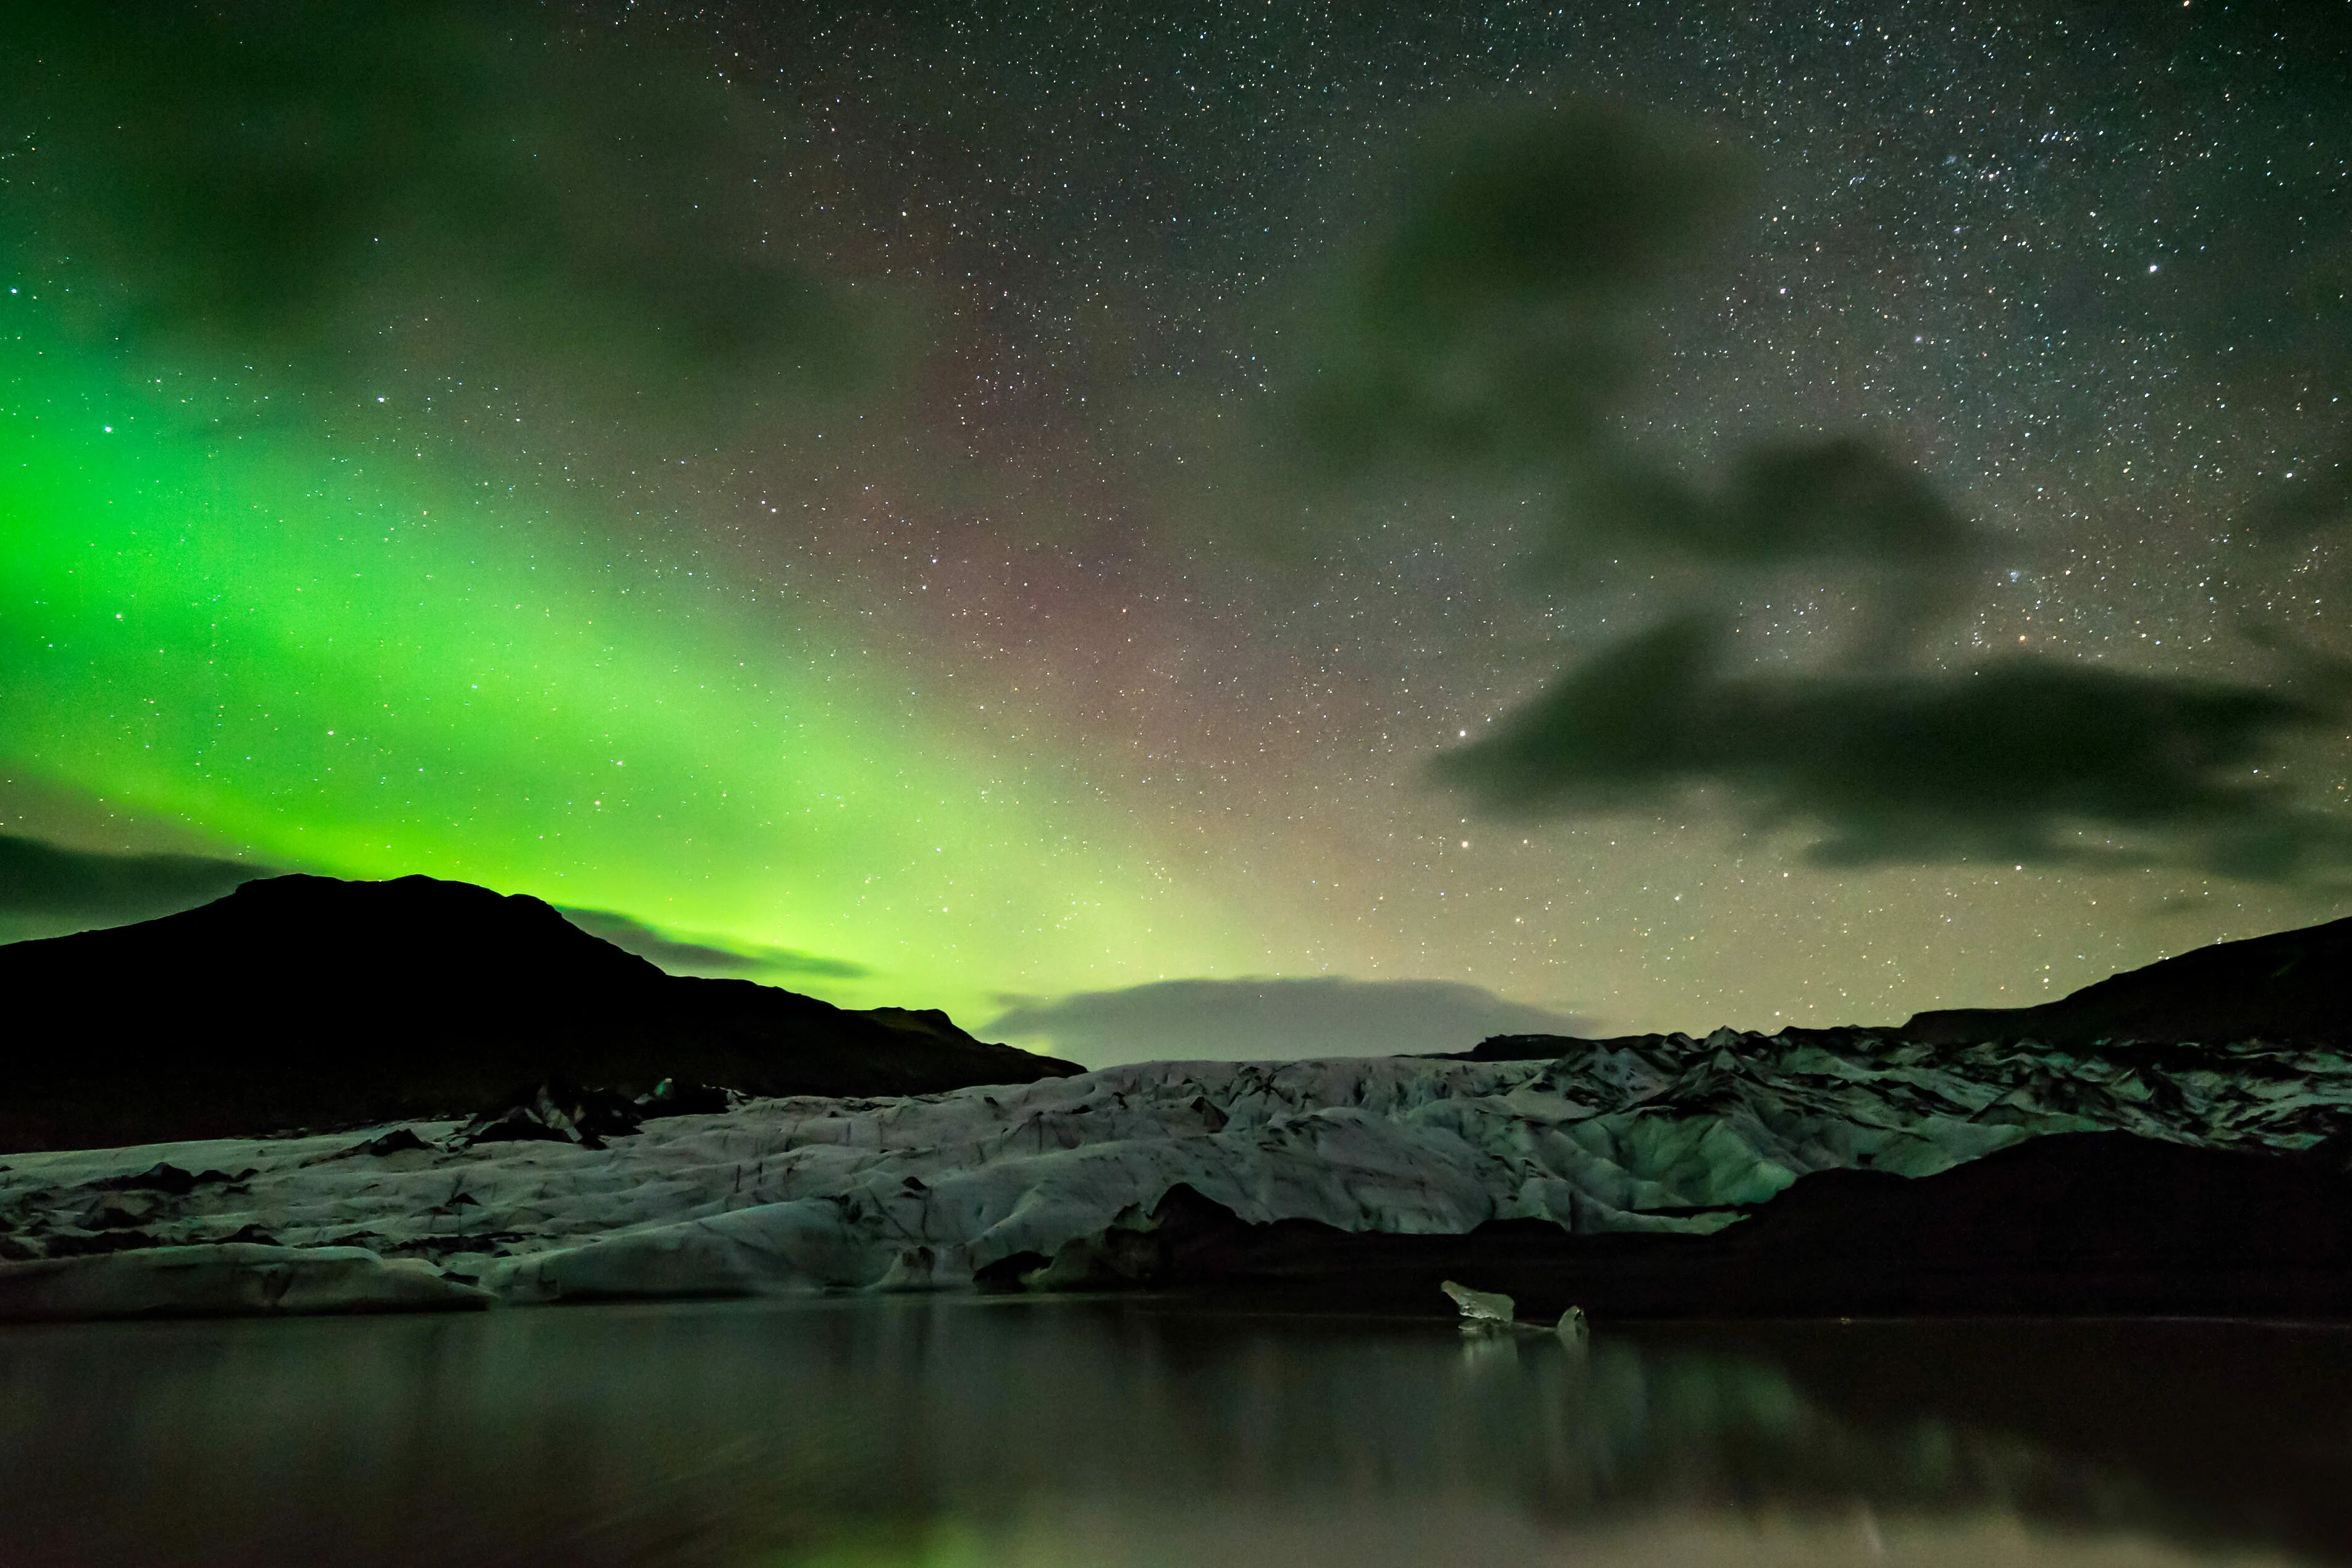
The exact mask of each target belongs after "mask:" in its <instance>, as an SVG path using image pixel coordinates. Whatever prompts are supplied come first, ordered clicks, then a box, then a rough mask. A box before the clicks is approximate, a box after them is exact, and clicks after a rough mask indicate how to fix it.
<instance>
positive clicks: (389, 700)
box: [0, 296, 1235, 1009]
mask: <svg viewBox="0 0 2352 1568" xmlns="http://www.w3.org/2000/svg"><path fill="white" fill-rule="evenodd" d="M10 304H11V305H12V306H13V307H14V310H13V313H14V314H15V315H16V318H17V319H16V321H14V322H12V323H11V331H9V333H8V335H7V337H6V339H5V342H0V353H5V370H0V386H5V389H6V405H5V416H4V417H0V549H5V552H6V554H7V558H8V560H9V562H10V570H9V572H8V573H7V574H6V575H5V579H0V686H5V689H6V690H7V691H8V693H9V709H10V714H9V722H8V724H7V727H6V731H5V742H0V745H5V752H0V755H5V759H6V761H7V762H8V763H10V764H12V765H13V766H15V767H16V768H17V769H19V770H21V771H23V772H24V773H28V774H31V775H33V776H35V777H37V778H39V779H41V780H44V781H46V782H47V783H49V784H54V785H57V786H61V787H63V788H66V789H69V790H73V791H78V792H81V793H84V794H87V795H94V796H98V797H100V798H102V799H104V800H106V801H108V802H110V803H111V804H113V805H116V806H117V807H119V808H122V809H126V810H128V811H130V812H132V813H134V814H144V815H146V816H154V817H161V818H166V819H173V820H177V821H180V822H184V823H186V824H188V825H191V826H194V827H195V828H197V829H199V830H200V831H202V832H203V833H205V835H207V836H209V837H212V838H214V839H215V840H218V841H220V842H223V843H226V844H228V845H233V846H236V847H238V848H240V849H242V850H244V851H245V852H247V853H248V854H250V855H253V856H255V857H256V858H259V859H262V860H265V861H268V862H270V863H274V864H279V865H288V866H299V867H304V868H317V869H320V870H324V871H329V872H332V873H336V874H341V875H345V876H355V877H385V876H396V875H402V874H405V873H408V872H414V871H423V872H426V873H428V874H432V875H436V876H444V877H453V878H463V879H468V880H473V881H478V882H481V883H484V884H487V885H489V886H492V887H496V888H499V889H506V890H509V891H523V892H530V893H535V894H538V895H540V896H541V897H544V898H546V899H548V900H551V901H553V902H558V903H562V904H568V905H573V906H587V907H602V908H613V909H622V910H629V911H631V912H632V913H634V914H636V915H639V916H641V917H643V918H645V919H647V920H651V921H657V922H659V923H660V924H661V925H663V926H664V927H666V928H667V929H670V930H682V931H721V932H725V933H727V934H728V936H730V937H731V938H733V939H735V940H737V941H740V942H757V943H761V944H772V945H774V946H777V947H783V948H789V949H795V950H801V951H804V952H814V953H818V954H824V955H827V956H831V957H837V958H841V959H845V960H847V961H848V963H850V964H854V965H864V966H866V967H868V968H870V969H871V970H872V971H873V972H874V973H873V975H872V976H870V978H871V979H872V981H873V982H874V983H875V990H874V992H873V994H872V995H871V996H870V997H868V996H866V994H865V992H864V989H863V985H862V983H860V982H844V981H841V980H838V979H836V980H835V981H833V982H831V983H829V984H824V985H823V986H821V987H820V989H824V990H825V991H827V993H828V994H833V995H835V997H836V998H838V999H843V1000H871V1001H876V1002H879V1001H884V1000H902V1001H909V1002H912V1001H917V1000H919V1001H920V1002H922V1003H926V1004H929V1003H944V1004H946V1005H950V1007H958V1008H964V1009H976V1008H979V1007H981V1006H983V1005H985V1003H984V999H985V998H986V997H987V996H988V995H989V994H992V993H994V992H999V991H1003V990H1005V989H1008V988H1017V987H1021V986H1024V985H1028V986H1036V987H1041V988H1042V987H1044V986H1046V985H1049V984H1050V985H1055V986H1058V985H1062V984H1066V983H1067V979H1068V977H1070V976H1073V975H1084V976H1085V977H1087V980H1089V981H1090V982H1095V983H1097V984H1099V983H1102V982H1108V983H1112V984H1117V983H1121V982H1123V981H1128V980H1136V979H1150V978H1153V977H1155V976H1157V975H1159V974H1161V973H1183V972H1188V971H1192V970H1205V969H1210V968H1214V967H1220V966H1221V961H1225V962H1230V961H1231V960H1232V959H1233V958H1234V956H1235V955H1233V954H1227V953H1222V952H1218V951H1216V948H1215V938H1214V936H1213V933H1214V932H1215V931H1217V929H1218V927H1217V924H1216V922H1214V921H1209V920H1206V919H1200V918H1192V919H1181V918H1178V917H1179V916H1180V915H1181V914H1182V913H1184V912H1185V911H1184V910H1181V908H1180V907H1178V903H1177V900H1176V899H1175V896H1174V895H1171V894H1169V893H1166V892H1164V891H1162V890H1161V883H1160V879H1158V878H1156V877H1154V876H1153V875H1152V874H1151V873H1150V868H1148V867H1145V868H1139V867H1138V866H1137V864H1136V860H1137V856H1136V855H1135V853H1134V851H1133V849H1132V848H1131V847H1130V846H1129V844H1128V843H1126V842H1125V841H1124V840H1123V838H1122V837H1120V836H1119V835H1118V834H1117V833H1116V832H1114V831H1113V829H1112V827H1111V826H1110V824H1108V822H1107V821H1106V816H1107V814H1106V813H1105V812H1104V811H1103V810H1102V809H1100V808H1099V807H1098V806H1097V805H1095V804H1094V803H1091V802H1089V801H1087V799H1085V798H1083V795H1082V786H1081V785H1080V784H1078V783H1077V782H1076V780H1074V779H1073V778H1072V777H1070V776H1067V775H1066V774H1063V773H1056V772H1055V770H1053V769H1052V767H1051V766H1050V765H1049V764H1048V763H1044V762H1041V761H1038V760H1036V759H1034V758H1021V759H1017V760H1008V759H1005V758H1003V757H1001V756H999V755H995V754H992V752H991V751H990V749H989V748H988V747H987V746H986V745H985V743H984V742H981V741H979V740H975V739H972V738H969V737H961V736H958V735H957V734H955V733H953V732H952V731H950V730H949V729H947V728H945V727H943V726H942V725H941V724H940V722H939V721H937V720H936V719H935V718H933V717H931V716H929V715H926V714H922V713H919V712H917V711H915V710H913V708H912V707H911V705H910V704H909V703H908V701H906V700H903V698H899V697H896V696H894V695H893V692H894V689H895V691H896V692H897V693H904V692H905V691H906V690H907V683H906V682H905V681H903V680H893V679H888V678H887V676H883V675H877V669H876V668H875V666H874V664H873V662H872V661H871V660H845V659H844V658H841V657H840V649H841V647H843V646H844V641H843V639H839V638H835V637H828V636H826V635H825V628H824V626H823V625H822V624H821V617H820V616H819V615H818V614H816V613H815V612H814V606H809V605H790V606H787V608H788V609H789V610H790V612H791V614H789V615H787V616H781V617H780V616H776V615H774V614H773V613H772V612H771V613H769V614H766V615H761V616H754V615H752V614H751V613H750V612H749V610H748V608H747V607H746V606H745V605H743V604H742V603H741V602H740V597H737V598H730V597H729V596H726V595H723V594H722V593H721V592H720V591H719V590H718V589H716V588H714V587H712V586H710V585H709V584H708V583H707V581H706V580H705V579H701V578H695V577H690V576H688V575H686V574H670V575H667V576H662V575H649V574H646V573H644V572H642V571H631V572H616V571H614V568H613V564H612V563H611V561H610V559H609V557H611V556H612V554H613V553H614V552H612V551H610V550H599V549H598V548H597V547H596V546H594V545H593V544H592V543H589V542H586V537H583V536H591V537H593V533H594V530H593V528H589V527H585V526H583V524H582V520H580V519H579V518H576V517H574V518H568V519H567V518H562V517H559V516H554V515H550V512H549V510H548V509H547V508H544V507H534V506H533V505H532V504H531V503H530V501H529V500H525V499H523V498H521V497H520V496H517V495H514V494H509V493H506V492H505V491H504V490H503V489H499V491H498V492H497V493H496V497H495V499H492V492H493V487H492V486H491V484H490V483H489V482H488V481H475V482H473V483H471V484H468V483H467V482H466V481H464V480H460V479H456V478H454V477H453V476H451V475H449V474H446V473H436V472H435V471H433V466H432V465H431V464H429V463H425V462H422V461H420V462H419V463H417V464H416V465H415V468H413V469H412V470H411V471H408V472H401V473H393V472H387V471H385V469H386V468H387V466H389V464H390V463H391V459H390V458H388V457H384V456H383V455H381V454H379V455H375V456H372V457H370V458H366V459H356V458H350V457H346V456H343V455H341V454H339V453H337V452H336V451H335V450H334V449H333V447H332V445H331V442H329V441H327V440H325V439H322V438H320V437H316V436H309V435H298V434H293V433H289V432H287V431H284V430H282V429H274V428H266V427H247V428H245V429H242V430H226V432H225V431H224V430H214V431H206V430H205V429H202V428H196V427H192V426H194V425H195V424H196V423H197V422H195V421H192V420H190V419H189V418H187V417H186V416H185V415H184V411H180V410H177V409H174V408H173V407H172V406H171V405H169V404H168V403H167V402H166V400H165V399H164V397H163V395H162V394H161V393H160V392H159V391H158V390H157V389H158V388H159V387H161V386H162V385H163V384H164V382H163V379H161V378H141V377H139V376H138V375H137V374H136V371H135V370H134V369H133V368H132V367H131V366H128V365H123V364H119V363H111V362H110V361H109V360H108V359H107V358H106V357H105V356H103V355H101V354H100V353H94V352H91V351H89V350H82V349H77V348H76V347H75V346H74V345H73V344H72V342H71V341H70V340H69V339H68V337H67V336H66V335H65V334H63V333H62V332H60V331H55V330H54V329H53V328H51V326H50V324H49V323H48V322H47V321H45V320H44V319H43V318H42V317H41V315H40V314H39V310H40V307H39V305H38V304H37V301H35V300H29V299H26V298H25V297H24V296H18V297H17V298H16V300H11V301H10ZM567 523H569V524H570V525H571V526H569V527H567V526H566V524H567ZM785 621H796V622H798V623H799V635H798V636H797V637H793V638H792V639H791V640H783V639H782V638H780V637H779V635H778V632H777V629H776V628H777V626H778V624H779V623H780V622H785ZM848 646H852V647H854V646H855V644H854V641H853V642H850V643H849V644H848ZM853 663H855V664H856V667H857V668H856V669H854V670H853V669H852V668H849V666H850V665H852V664H853ZM1184 933H1193V934H1192V935H1191V936H1190V937H1189V938H1188V937H1187V936H1186V935H1185V934H1184ZM1171 966H1173V967H1172V968H1171ZM1098 977H1099V978H1098ZM793 983H794V984H802V985H805V984H806V983H805V982H803V981H801V980H797V979H796V980H795V981H794V982H793Z"/></svg>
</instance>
